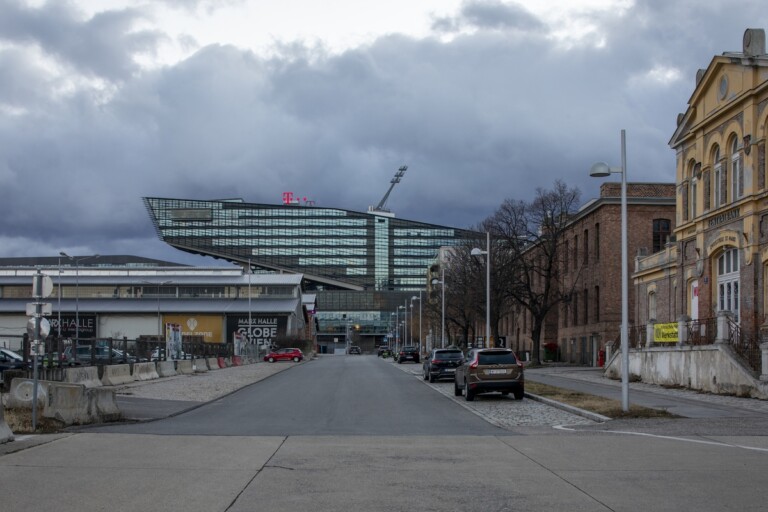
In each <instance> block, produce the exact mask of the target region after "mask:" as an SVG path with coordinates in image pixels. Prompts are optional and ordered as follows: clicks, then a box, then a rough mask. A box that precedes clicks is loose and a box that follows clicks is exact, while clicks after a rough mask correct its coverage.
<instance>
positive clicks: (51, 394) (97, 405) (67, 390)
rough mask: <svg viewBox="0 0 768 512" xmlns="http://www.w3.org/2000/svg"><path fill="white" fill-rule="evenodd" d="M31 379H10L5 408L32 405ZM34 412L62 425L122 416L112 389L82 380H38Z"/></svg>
mask: <svg viewBox="0 0 768 512" xmlns="http://www.w3.org/2000/svg"><path fill="white" fill-rule="evenodd" d="M33 385H34V382H33V381H32V380H31V379H14V380H13V383H12V389H13V391H12V392H11V393H9V396H8V408H9V409H32V397H33V396H34V392H33V391H32V388H33ZM37 397H38V405H39V406H40V407H38V411H39V412H38V414H39V415H40V416H42V417H43V418H52V419H55V420H57V421H60V422H62V423H63V424H65V425H82V424H88V423H101V422H105V421H117V420H119V419H120V418H121V417H122V414H121V413H120V409H119V408H118V407H117V402H116V401H115V393H114V391H112V390H109V389H104V388H86V387H85V386H84V385H83V384H70V383H64V382H51V381H38V393H37Z"/></svg>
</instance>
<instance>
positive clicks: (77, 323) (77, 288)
mask: <svg viewBox="0 0 768 512" xmlns="http://www.w3.org/2000/svg"><path fill="white" fill-rule="evenodd" d="M59 256H64V257H65V258H69V260H70V261H73V262H75V346H74V347H73V348H72V360H73V361H77V344H78V343H79V342H80V262H81V261H83V260H87V259H90V258H93V259H96V258H98V257H99V255H98V254H94V255H93V256H83V257H82V258H75V257H74V256H70V255H69V254H67V253H65V252H64V251H61V252H59ZM59 261H61V260H59ZM59 332H61V321H59Z"/></svg>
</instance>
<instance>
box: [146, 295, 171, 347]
mask: <svg viewBox="0 0 768 512" xmlns="http://www.w3.org/2000/svg"><path fill="white" fill-rule="evenodd" d="M172 282H173V281H162V282H160V283H153V282H152V281H142V283H145V284H152V285H155V286H157V337H158V338H160V337H163V326H162V322H160V287H161V286H165V285H167V284H171V283H172Z"/></svg>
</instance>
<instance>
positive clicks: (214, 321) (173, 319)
mask: <svg viewBox="0 0 768 512" xmlns="http://www.w3.org/2000/svg"><path fill="white" fill-rule="evenodd" d="M163 323H164V324H169V323H170V324H179V325H180V326H181V334H182V335H183V336H202V337H203V341H205V343H224V337H223V332H224V320H223V318H222V317H221V316H218V315H216V316H214V315H163Z"/></svg>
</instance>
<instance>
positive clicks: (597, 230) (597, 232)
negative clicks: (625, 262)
mask: <svg viewBox="0 0 768 512" xmlns="http://www.w3.org/2000/svg"><path fill="white" fill-rule="evenodd" d="M594 251H595V260H597V261H599V260H600V223H599V222H598V223H597V224H595V249H594Z"/></svg>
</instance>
